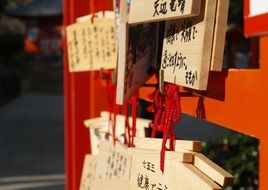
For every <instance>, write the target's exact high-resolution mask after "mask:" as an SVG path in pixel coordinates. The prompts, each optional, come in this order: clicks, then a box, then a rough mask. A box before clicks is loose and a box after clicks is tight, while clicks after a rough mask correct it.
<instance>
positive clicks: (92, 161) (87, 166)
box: [79, 154, 98, 190]
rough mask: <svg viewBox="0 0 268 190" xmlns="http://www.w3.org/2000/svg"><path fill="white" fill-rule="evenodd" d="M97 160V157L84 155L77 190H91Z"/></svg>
mask: <svg viewBox="0 0 268 190" xmlns="http://www.w3.org/2000/svg"><path fill="white" fill-rule="evenodd" d="M97 160H98V157H97V156H92V155H89V154H87V155H85V159H84V166H83V171H82V177H81V182H80V188H79V190H93V188H92V184H93V181H94V180H95V174H96V166H97Z"/></svg>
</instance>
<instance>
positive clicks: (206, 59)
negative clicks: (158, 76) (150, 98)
mask: <svg viewBox="0 0 268 190" xmlns="http://www.w3.org/2000/svg"><path fill="white" fill-rule="evenodd" d="M216 4H217V1H215V0H206V1H202V3H201V13H200V15H199V16H197V17H192V18H185V19H179V20H173V21H167V22H166V27H165V37H164V43H163V51H162V61H161V69H162V70H164V81H166V82H170V83H175V84H179V85H182V86H185V87H189V88H193V89H198V90H206V88H207V81H208V74H209V69H210V63H211V54H212V43H213V32H214V28H215V25H214V21H215V13H216V12H215V10H216Z"/></svg>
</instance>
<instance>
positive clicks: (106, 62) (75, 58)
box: [67, 18, 117, 72]
mask: <svg viewBox="0 0 268 190" xmlns="http://www.w3.org/2000/svg"><path fill="white" fill-rule="evenodd" d="M67 47H68V60H69V70H70V72H81V71H91V70H100V69H101V68H104V69H115V68H116V62H117V43H116V38H115V20H114V19H112V18H95V19H94V22H93V23H91V22H90V21H84V22H79V23H75V24H72V25H70V26H68V27H67Z"/></svg>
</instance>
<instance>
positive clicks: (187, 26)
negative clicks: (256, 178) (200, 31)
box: [181, 19, 197, 43]
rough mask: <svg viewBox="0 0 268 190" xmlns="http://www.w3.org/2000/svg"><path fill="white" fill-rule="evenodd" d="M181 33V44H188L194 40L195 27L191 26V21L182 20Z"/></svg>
mask: <svg viewBox="0 0 268 190" xmlns="http://www.w3.org/2000/svg"><path fill="white" fill-rule="evenodd" d="M181 29H182V33H181V42H184V43H185V42H190V41H191V40H194V39H195V35H196V33H197V30H196V27H195V26H193V21H192V20H189V19H186V20H184V22H183V24H182V26H181Z"/></svg>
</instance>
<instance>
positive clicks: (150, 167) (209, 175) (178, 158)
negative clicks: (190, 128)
mask: <svg viewBox="0 0 268 190" xmlns="http://www.w3.org/2000/svg"><path fill="white" fill-rule="evenodd" d="M161 143H162V140H161V139H149V138H135V145H136V147H135V148H129V150H128V152H129V154H130V155H131V156H132V163H131V176H130V189H131V190H141V189H152V190H157V189H163V190H168V189H180V190H199V189H202V190H219V189H222V186H227V185H231V184H232V179H233V177H232V176H231V175H230V174H229V173H227V172H226V171H224V170H223V169H222V168H220V167H219V166H217V165H216V164H215V163H213V162H212V161H210V160H209V159H208V158H206V157H205V156H204V155H202V154H201V153H198V152H195V150H196V151H198V150H200V142H198V141H176V143H175V146H176V147H175V151H166V153H165V171H164V174H163V173H162V171H160V150H161ZM149 147H150V148H149Z"/></svg>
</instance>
